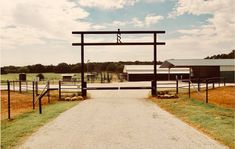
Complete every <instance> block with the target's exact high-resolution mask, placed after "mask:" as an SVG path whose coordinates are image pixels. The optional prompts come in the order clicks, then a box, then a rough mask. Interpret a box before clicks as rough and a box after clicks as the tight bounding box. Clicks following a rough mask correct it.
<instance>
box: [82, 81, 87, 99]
mask: <svg viewBox="0 0 235 149" xmlns="http://www.w3.org/2000/svg"><path fill="white" fill-rule="evenodd" d="M82 96H83V97H86V96H87V82H84V86H82Z"/></svg>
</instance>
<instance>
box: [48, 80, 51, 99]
mask: <svg viewBox="0 0 235 149" xmlns="http://www.w3.org/2000/svg"><path fill="white" fill-rule="evenodd" d="M47 97H48V103H50V102H51V97H50V81H49V80H48V81H47Z"/></svg>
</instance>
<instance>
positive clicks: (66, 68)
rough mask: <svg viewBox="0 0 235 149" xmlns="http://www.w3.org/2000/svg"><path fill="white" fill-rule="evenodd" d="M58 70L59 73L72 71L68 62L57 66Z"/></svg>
mask: <svg viewBox="0 0 235 149" xmlns="http://www.w3.org/2000/svg"><path fill="white" fill-rule="evenodd" d="M56 72H57V73H69V72H70V67H69V65H68V64H67V63H59V64H58V65H57V66H56Z"/></svg>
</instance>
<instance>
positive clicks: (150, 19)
mask: <svg viewBox="0 0 235 149" xmlns="http://www.w3.org/2000/svg"><path fill="white" fill-rule="evenodd" d="M163 19H164V17H163V16H159V15H154V14H148V15H147V16H145V18H144V20H142V21H141V20H139V19H138V18H137V17H134V18H132V20H131V24H133V25H134V26H135V27H148V26H150V25H153V24H156V23H158V22H159V21H161V20H163Z"/></svg>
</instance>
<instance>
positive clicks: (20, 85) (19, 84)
mask: <svg viewBox="0 0 235 149" xmlns="http://www.w3.org/2000/svg"><path fill="white" fill-rule="evenodd" d="M19 91H20V93H21V80H20V81H19Z"/></svg>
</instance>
